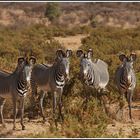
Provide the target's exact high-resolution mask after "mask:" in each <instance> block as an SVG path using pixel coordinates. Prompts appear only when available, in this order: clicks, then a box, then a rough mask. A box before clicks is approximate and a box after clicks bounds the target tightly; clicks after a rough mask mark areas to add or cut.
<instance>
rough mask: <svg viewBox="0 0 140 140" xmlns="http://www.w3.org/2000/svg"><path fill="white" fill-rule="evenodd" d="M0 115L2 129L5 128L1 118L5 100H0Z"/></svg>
mask: <svg viewBox="0 0 140 140" xmlns="http://www.w3.org/2000/svg"><path fill="white" fill-rule="evenodd" d="M0 99H1V101H0V115H1V123H2V125H3V127H6V125H5V122H4V118H3V106H4V104H5V101H6V100H5V99H4V98H0Z"/></svg>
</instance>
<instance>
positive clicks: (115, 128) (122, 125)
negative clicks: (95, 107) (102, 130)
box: [107, 101, 140, 138]
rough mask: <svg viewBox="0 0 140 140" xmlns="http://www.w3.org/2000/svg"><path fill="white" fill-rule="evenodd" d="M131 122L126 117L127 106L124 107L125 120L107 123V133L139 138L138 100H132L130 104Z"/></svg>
mask: <svg viewBox="0 0 140 140" xmlns="http://www.w3.org/2000/svg"><path fill="white" fill-rule="evenodd" d="M132 115H133V123H132V122H131V121H130V119H129V117H128V108H127V107H126V108H125V111H124V118H125V121H122V122H118V121H114V123H112V124H109V125H108V126H107V133H108V134H112V135H114V136H116V137H118V136H119V137H125V138H128V137H138V138H140V102H138V101H137V102H133V104H132Z"/></svg>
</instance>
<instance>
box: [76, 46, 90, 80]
mask: <svg viewBox="0 0 140 140" xmlns="http://www.w3.org/2000/svg"><path fill="white" fill-rule="evenodd" d="M76 55H77V57H80V76H81V78H83V79H84V80H86V79H87V78H89V76H90V75H89V73H91V70H92V61H91V57H92V56H93V51H92V50H91V49H89V50H88V52H87V54H85V53H83V51H82V50H77V52H76Z"/></svg>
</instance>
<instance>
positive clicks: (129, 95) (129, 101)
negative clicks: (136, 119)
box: [127, 90, 133, 122]
mask: <svg viewBox="0 0 140 140" xmlns="http://www.w3.org/2000/svg"><path fill="white" fill-rule="evenodd" d="M132 95H133V91H132V90H131V91H128V94H127V102H128V108H129V118H130V120H131V122H133V120H132V112H131V103H132Z"/></svg>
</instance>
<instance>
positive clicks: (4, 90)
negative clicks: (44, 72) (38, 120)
mask: <svg viewBox="0 0 140 140" xmlns="http://www.w3.org/2000/svg"><path fill="white" fill-rule="evenodd" d="M35 62H36V59H35V57H33V56H31V57H30V59H29V60H28V57H25V56H24V57H19V58H18V62H17V66H16V69H15V70H14V72H12V73H7V72H5V71H0V115H1V122H2V125H3V126H4V127H6V125H5V122H4V118H3V107H4V104H5V102H6V99H8V98H9V99H12V102H13V115H14V116H13V117H14V118H13V130H15V129H16V115H17V111H18V110H17V103H18V102H19V103H20V104H19V105H20V113H21V120H20V124H21V126H22V130H24V129H25V126H24V124H23V115H24V97H25V96H26V93H27V90H28V87H29V83H30V76H31V71H32V68H33V65H34V64H35Z"/></svg>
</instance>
